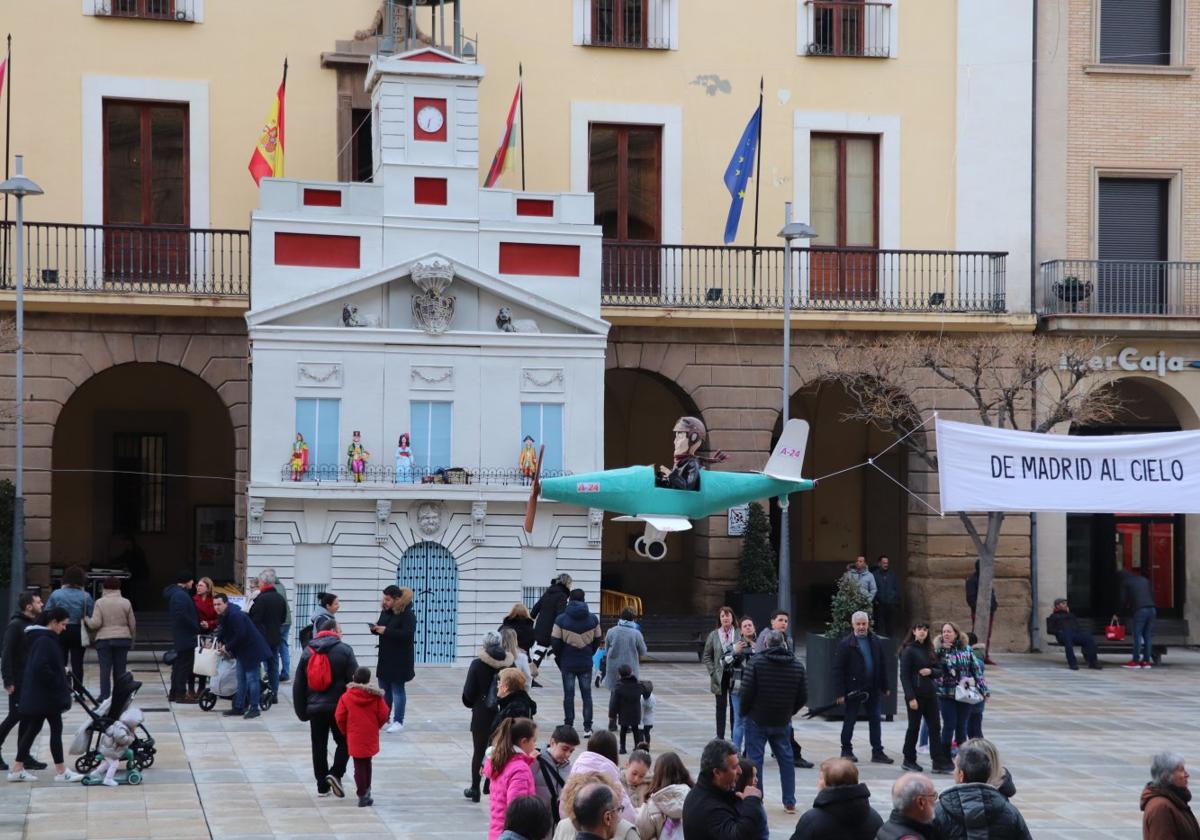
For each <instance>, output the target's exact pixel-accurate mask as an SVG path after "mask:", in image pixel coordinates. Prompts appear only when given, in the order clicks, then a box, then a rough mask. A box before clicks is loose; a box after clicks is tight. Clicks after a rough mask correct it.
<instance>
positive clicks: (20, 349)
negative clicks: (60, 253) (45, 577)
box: [0, 155, 42, 614]
mask: <svg viewBox="0 0 1200 840" xmlns="http://www.w3.org/2000/svg"><path fill="white" fill-rule="evenodd" d="M14 163H15V166H16V174H15V175H13V176H12V177H11V178H9V179H8V180H6V181H3V182H0V195H6V196H7V195H11V196H15V197H16V199H17V230H16V237H17V243H16V244H17V271H16V287H17V383H16V390H15V392H14V394H13V396H14V397H16V399H15V400H14V402H15V403H16V409H17V422H16V430H17V437H16V441H15V444H16V482H15V484H16V488H15V489H16V493H15V494H14V496H13V529H12V568H11V570H10V585H9V589H10V591H9V593H8V602H9V604H8V605H9V613H10V614H12V613H15V612H16V611H17V596H18V595H19V594H20V593H21V592H22V591H23V590H24V589H25V469H24V467H25V196H27V195H41V194H42V188H41V187H39V186H38V185H37V184H35V183H34V182H33V181H31V180H29V179H28V178H26V177H25V175H24V168H25V159H24V157H23V156H21V155H17V156H16V159H15V161H14Z"/></svg>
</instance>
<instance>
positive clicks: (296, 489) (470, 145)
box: [246, 48, 608, 663]
mask: <svg viewBox="0 0 1200 840" xmlns="http://www.w3.org/2000/svg"><path fill="white" fill-rule="evenodd" d="M483 74H484V70H483V68H482V67H481V66H479V65H477V64H472V63H468V62H465V61H463V60H461V59H460V58H458V57H456V56H454V55H451V54H450V53H447V52H442V51H440V50H436V49H432V48H422V49H418V50H414V51H410V52H407V53H401V54H397V55H394V56H376V57H374V58H373V59H372V60H371V64H370V67H369V69H368V71H367V74H366V87H367V90H368V91H369V93H370V97H371V99H370V101H371V116H372V119H371V120H370V129H369V130H371V131H372V133H373V137H372V140H371V142H372V159H373V160H374V161H375V162H376V168H375V172H374V177H373V179H372V182H371V183H317V182H305V181H298V180H292V179H264V180H263V182H262V194H261V204H260V207H259V209H258V210H257V211H255V213H254V215H253V220H252V225H251V239H252V243H253V270H254V286H253V289H252V292H251V309H250V312H249V313H248V314H247V316H246V319H247V323H248V325H249V335H250V341H251V348H252V349H251V354H250V355H251V367H252V377H251V379H252V382H251V393H252V400H251V405H252V409H251V436H250V449H251V477H250V483H249V488H248V491H247V494H248V504H247V509H248V521H247V575H248V576H251V575H254V574H256V573H257V572H259V571H261V570H262V569H264V568H268V567H269V568H274V569H275V570H276V572H277V573H278V575H279V577H280V580H281V581H282V582H283V584H284V585H285V586H286V587H287V589H288V590H289V595H290V596H292V597H293V598H294V600H293V604H294V610H295V614H294V616H293V633H295V632H297V631H298V629H299V628H300V627H302V626H303V625H304V622H305V619H306V617H307V616H308V615H310V614H311V611H312V609H313V607H314V606H315V601H316V595H317V593H318V592H322V591H326V592H331V593H336V594H337V595H338V597H339V600H340V602H341V610H340V612H339V613H338V619H339V621H340V622H341V624H342V627H343V632H344V633H345V635H346V637H347V640H348V641H350V642H351V643H352V644H355V645H356V647H357V648H358V650H359V651H360V652H365V651H366V650H368V649H370V648H371V647H373V645H372V641H373V640H372V639H371V638H370V637H369V634H368V632H367V628H366V624H367V623H369V622H372V621H374V620H375V619H376V617H377V615H378V610H379V597H380V591H381V590H382V589H383V588H384V587H385V586H388V585H389V584H399V585H401V586H407V587H410V588H412V589H413V591H414V593H415V599H414V603H415V609H416V612H417V627H418V631H417V640H416V646H417V649H416V654H417V661H418V662H426V663H436V662H446V663H448V662H454V661H455V660H458V659H466V658H469V657H470V656H472V655H474V651H475V650H476V648H477V646H478V641H479V636H480V634H481V633H483V632H484V631H486V630H489V629H494V628H495V627H496V626H497V625H498V624H499V622H500V620H501V618H503V617H504V615H505V614H507V612H508V610H509V609H510V608H511V607H512V605H513V604H514V603H515V602H518V601H521V600H523V599H524V600H527V601H528V600H531V599H532V598H534V597H536V596H537V595H538V594H539V593H540V591H541V590H542V589H543V588H544V587H545V586H546V585H547V584H548V583H549V581H550V578H551V577H552V576H553V575H555V574H557V573H559V572H567V573H569V574H571V575H572V577H574V579H575V580H576V585H578V586H580V587H582V588H583V589H584V590H585V591H586V592H587V593H588V599H589V601H590V602H591V603H592V604H593V605H597V599H598V597H599V585H600V543H601V523H602V515H601V512H600V511H589V510H586V509H578V508H568V507H566V506H563V505H555V504H545V505H543V506H541V508H540V509H539V515H538V519H537V521H536V523H535V527H534V530H533V532H532V533H530V534H527V533H526V532H525V531H524V529H523V527H522V524H523V519H524V514H525V503H526V499H527V497H528V495H529V491H530V487H529V483H530V476H531V473H532V460H533V456H532V453H533V452H535V451H537V449H538V448H543V447H544V456H543V458H544V460H543V474H544V475H560V474H567V473H581V472H587V471H591V470H597V469H600V468H602V466H603V434H604V431H603V423H602V417H603V397H604V358H605V344H606V337H607V330H608V325H607V324H606V323H605V322H604V321H602V320H601V319H600V254H601V248H600V228H599V227H597V226H596V225H594V224H593V206H592V196H591V195H590V194H565V193H564V194H546V193H538V194H534V193H525V192H515V191H507V190H492V189H481V188H480V187H479V183H480V180H481V179H480V173H479V125H478V86H479V81H480V79H481V78H482V77H483ZM289 128H291V130H292V131H293V132H294V131H298V130H299V131H302V130H303V129H302V127H300V126H296V127H289ZM489 146H490V142H489Z"/></svg>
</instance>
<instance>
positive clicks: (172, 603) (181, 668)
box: [163, 569, 200, 703]
mask: <svg viewBox="0 0 1200 840" xmlns="http://www.w3.org/2000/svg"><path fill="white" fill-rule="evenodd" d="M191 591H192V573H191V572H190V571H189V570H187V569H182V570H180V572H179V573H178V574H177V575H175V583H173V584H171V585H170V586H168V587H167V588H165V589H164V590H163V597H164V598H166V599H167V614H168V616H169V617H170V619H171V649H172V650H174V651H175V661H174V662H172V663H171V690H170V692H169V693H168V694H167V699H168V700H169V701H171V702H172V703H195V702H196V695H195V694H193V693H191V692H189V691H188V690H187V682H188V678H189V677H191V676H192V660H194V659H195V656H196V636H198V635H199V634H200V616H199V615H198V614H197V613H196V604H195V602H194V601H193V600H192V595H191Z"/></svg>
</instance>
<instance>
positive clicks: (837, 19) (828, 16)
mask: <svg viewBox="0 0 1200 840" xmlns="http://www.w3.org/2000/svg"><path fill="white" fill-rule="evenodd" d="M804 5H805V7H806V8H807V14H808V37H809V41H808V46H807V49H806V50H805V52H807V53H808V55H833V56H848V57H853V58H887V57H888V56H889V55H891V52H892V49H891V48H892V14H893V12H892V4H891V3H873V2H864V0H808V2H806V3H805V4H804Z"/></svg>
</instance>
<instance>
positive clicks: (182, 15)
mask: <svg viewBox="0 0 1200 840" xmlns="http://www.w3.org/2000/svg"><path fill="white" fill-rule="evenodd" d="M92 12H93V14H95V15H96V16H97V17H117V18H138V19H139V20H169V21H174V22H176V23H194V22H195V20H196V0H92Z"/></svg>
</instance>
